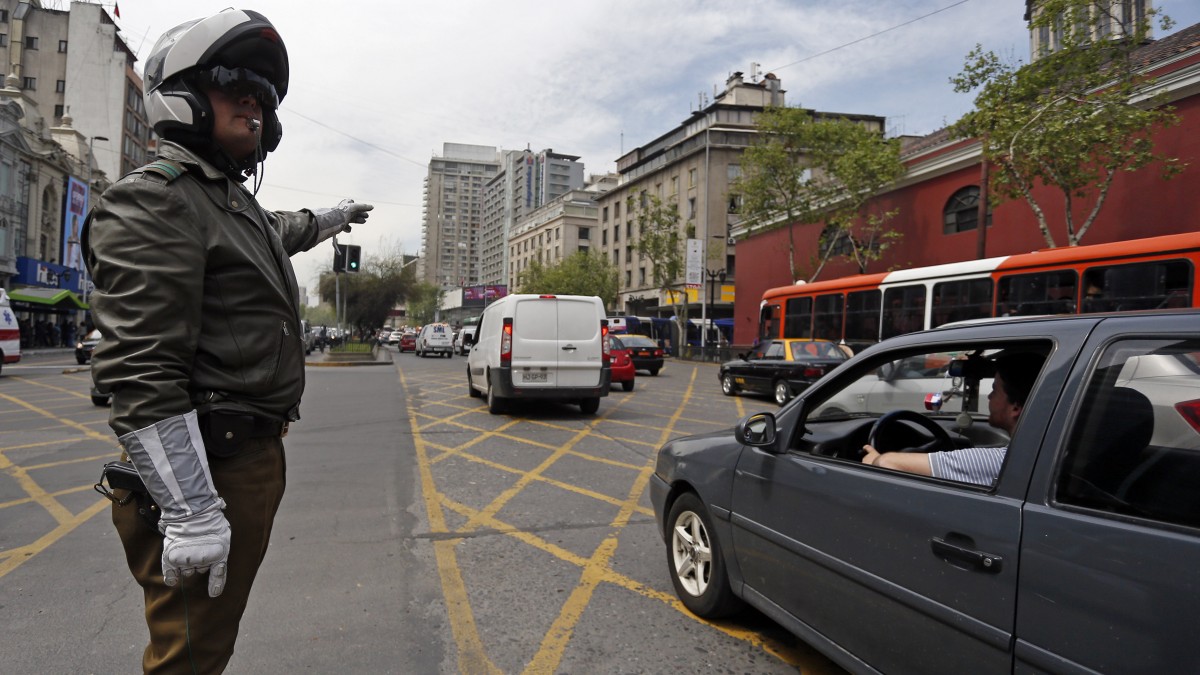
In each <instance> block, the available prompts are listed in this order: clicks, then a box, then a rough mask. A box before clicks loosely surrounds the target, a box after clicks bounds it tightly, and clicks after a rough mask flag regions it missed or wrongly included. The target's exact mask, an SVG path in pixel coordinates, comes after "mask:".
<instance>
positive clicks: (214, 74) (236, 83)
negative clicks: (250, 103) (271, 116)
mask: <svg viewBox="0 0 1200 675" xmlns="http://www.w3.org/2000/svg"><path fill="white" fill-rule="evenodd" d="M199 84H200V86H201V87H202V88H209V87H211V88H214V89H219V90H221V91H223V92H225V93H226V94H228V95H230V96H232V97H234V98H241V97H243V96H253V97H254V98H255V99H257V100H258V105H259V106H260V107H262V108H264V109H267V110H275V109H277V108H279V94H278V93H276V91H275V85H273V84H271V81H270V80H268V79H267V78H265V77H263V76H262V75H259V74H258V73H256V72H254V71H253V70H250V69H249V68H226V67H224V66H215V67H212V68H207V69H205V70H202V71H200V77H199Z"/></svg>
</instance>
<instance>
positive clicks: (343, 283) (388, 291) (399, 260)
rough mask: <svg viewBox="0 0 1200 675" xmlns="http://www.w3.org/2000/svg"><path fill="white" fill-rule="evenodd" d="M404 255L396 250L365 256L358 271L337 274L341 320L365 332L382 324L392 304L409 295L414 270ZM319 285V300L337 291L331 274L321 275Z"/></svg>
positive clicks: (394, 304) (333, 294)
mask: <svg viewBox="0 0 1200 675" xmlns="http://www.w3.org/2000/svg"><path fill="white" fill-rule="evenodd" d="M405 257H406V256H405V255H404V253H403V252H401V251H400V250H399V249H390V250H385V251H384V252H383V253H382V254H380V255H378V256H368V257H367V260H366V263H365V264H364V265H363V267H362V269H361V271H359V272H357V273H355V274H343V275H341V277H342V278H341V280H340V292H341V294H342V296H343V297H344V298H345V307H346V316H345V317H343V321H345V322H346V323H348V324H351V325H353V326H355V327H356V328H357V329H358V331H359V332H360V333H363V334H365V333H366V332H367V331H370V330H372V329H374V328H378V327H379V326H382V325H383V324H384V323H385V322H386V321H387V318H388V315H389V314H390V313H391V311H392V308H393V307H395V306H396V303H398V302H401V301H403V300H405V299H406V298H409V297H411V294H412V289H413V287H414V285H415V284H416V279H415V270H413V269H412V266H411V265H408V266H406V265H405V262H406V261H405ZM410 260H411V258H410ZM319 287H320V290H321V297H322V299H324V300H326V301H328V302H330V303H332V302H333V300H334V299H335V296H336V295H337V291H338V290H339V282H338V280H337V279H336V278H335V276H334V275H333V274H332V273H325V274H322V275H321V280H320V285H319Z"/></svg>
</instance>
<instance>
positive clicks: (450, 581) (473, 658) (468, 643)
mask: <svg viewBox="0 0 1200 675" xmlns="http://www.w3.org/2000/svg"><path fill="white" fill-rule="evenodd" d="M399 372H400V386H401V387H402V388H403V389H404V394H405V398H406V399H407V398H408V380H407V379H406V378H405V377H404V369H403V368H401V369H399ZM407 407H408V419H409V424H410V425H411V426H412V435H413V446H414V449H415V450H416V455H417V467H418V470H419V471H420V474H421V495H422V498H423V500H424V502H425V513H426V516H427V517H428V518H429V529H430V531H431V532H433V533H436V534H444V533H448V532H449V529H448V528H447V527H446V516H445V514H444V513H443V512H442V507H441V504H439V503H438V500H437V495H438V491H437V485H436V484H435V483H434V481H433V472H432V470H431V469H430V464H429V456H428V453H427V452H426V449H425V439H424V437H422V436H421V433H420V431H419V430H418V426H417V420H416V413H415V412H414V410H413V407H412V406H411V405H410V406H407ZM457 543H458V540H444V541H437V542H434V544H433V551H434V556H435V558H436V560H437V568H438V576H439V577H440V578H441V581H442V595H443V596H444V597H445V598H446V613H447V615H448V618H449V620H450V632H451V633H452V634H453V635H454V643H455V644H456V645H457V646H458V670H459V672H460V673H483V672H487V673H499V672H501V671H500V669H499V668H497V667H496V665H495V664H493V663H492V662H491V660H490V659H488V656H487V653H486V651H485V650H484V647H483V641H482V640H481V639H480V638H479V629H478V628H476V627H475V616H474V614H473V613H472V612H471V602H470V598H469V597H467V588H466V584H464V583H463V579H462V571H461V570H460V569H459V566H458V556H457V555H456V554H455V553H454V547H455V546H456V545H457Z"/></svg>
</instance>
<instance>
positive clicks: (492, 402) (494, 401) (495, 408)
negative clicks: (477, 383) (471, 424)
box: [487, 379, 505, 415]
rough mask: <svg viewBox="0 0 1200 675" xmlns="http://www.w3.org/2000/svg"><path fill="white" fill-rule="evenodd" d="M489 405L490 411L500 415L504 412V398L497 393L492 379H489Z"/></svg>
mask: <svg viewBox="0 0 1200 675" xmlns="http://www.w3.org/2000/svg"><path fill="white" fill-rule="evenodd" d="M487 406H488V412H489V413H491V414H493V415H500V414H502V413H503V412H504V407H505V406H504V399H502V398H500V397H499V396H497V395H496V388H495V387H493V386H492V383H491V379H489V380H488V388H487Z"/></svg>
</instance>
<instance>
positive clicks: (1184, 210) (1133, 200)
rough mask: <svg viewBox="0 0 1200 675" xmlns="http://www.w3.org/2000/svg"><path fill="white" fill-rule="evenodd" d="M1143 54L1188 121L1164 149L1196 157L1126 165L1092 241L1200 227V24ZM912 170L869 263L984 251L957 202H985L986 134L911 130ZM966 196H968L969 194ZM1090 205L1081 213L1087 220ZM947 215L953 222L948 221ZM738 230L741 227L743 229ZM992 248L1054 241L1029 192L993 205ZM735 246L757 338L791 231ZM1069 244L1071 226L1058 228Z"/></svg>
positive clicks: (784, 275)
mask: <svg viewBox="0 0 1200 675" xmlns="http://www.w3.org/2000/svg"><path fill="white" fill-rule="evenodd" d="M1138 58H1139V60H1140V61H1142V62H1143V63H1145V64H1146V68H1147V69H1148V70H1149V72H1150V73H1151V74H1152V75H1153V76H1154V77H1156V78H1157V79H1158V84H1159V86H1160V87H1161V88H1164V89H1166V91H1167V92H1168V102H1169V105H1171V106H1174V108H1175V114H1176V115H1177V116H1178V117H1179V124H1178V125H1175V126H1173V127H1170V128H1167V129H1163V130H1161V131H1160V132H1159V133H1158V134H1157V135H1156V136H1155V143H1156V152H1159V153H1161V154H1166V155H1168V156H1172V157H1177V158H1178V159H1179V160H1180V162H1182V163H1184V164H1186V165H1187V167H1186V168H1185V169H1184V171H1183V172H1182V173H1181V174H1179V175H1177V176H1175V177H1174V178H1173V179H1172V180H1169V181H1165V180H1163V179H1162V176H1161V169H1162V167H1161V166H1160V165H1156V164H1151V165H1149V166H1147V167H1146V168H1144V169H1142V170H1140V171H1138V172H1136V173H1128V172H1121V173H1120V174H1118V175H1117V177H1116V178H1115V180H1114V181H1113V185H1112V189H1111V191H1110V193H1109V195H1108V198H1107V200H1106V201H1105V203H1104V206H1103V208H1102V209H1101V212H1100V215H1099V217H1098V218H1097V219H1096V221H1095V223H1094V224H1093V225H1092V227H1091V229H1090V230H1088V232H1087V233H1086V235H1085V236H1084V238H1083V240H1082V242H1081V243H1082V244H1100V243H1106V242H1112V241H1121V240H1126V239H1137V238H1141V237H1151V236H1157V235H1162V234H1176V233H1181V232H1190V231H1195V230H1197V229H1198V227H1200V24H1196V25H1193V26H1190V27H1188V28H1184V29H1182V30H1179V31H1177V32H1175V33H1174V34H1172V35H1170V36H1167V37H1165V38H1162V39H1160V40H1157V41H1155V42H1153V43H1151V44H1148V45H1147V46H1145V47H1143V48H1142V49H1141V50H1139V52H1138ZM902 158H903V160H904V162H905V163H906V164H907V166H908V174H907V175H906V177H905V178H904V179H902V181H901V182H900V183H898V184H897V186H896V187H895V189H893V190H891V191H889V192H887V193H886V194H883V195H881V196H880V197H879V198H878V205H879V206H881V207H883V209H893V208H896V209H899V214H898V216H897V217H896V218H895V219H893V220H892V222H891V226H892V228H893V229H895V230H896V231H898V232H900V233H901V234H902V235H903V236H902V238H901V239H900V240H899V241H898V242H897V243H896V244H895V245H894V246H893V247H892V248H891V249H890V250H889V251H888V252H887V254H886V256H885V257H884V259H883V260H880V261H877V262H875V263H872V265H871V267H870V268H869V269H868V270H867V271H868V272H869V273H874V272H886V271H889V270H893V269H905V268H910V267H919V266H925V265H935V264H940V263H948V262H956V261H962V260H970V259H975V258H977V257H980V256H978V253H977V251H978V243H979V236H980V232H979V228H978V227H972V228H971V229H964V230H962V231H953V230H955V229H957V228H955V227H954V226H953V223H954V221H955V213H956V209H961V211H960V215H959V217H960V218H963V219H964V221H963V222H966V220H969V219H970V218H972V217H973V216H971V215H970V210H971V209H973V208H974V207H971V206H969V205H970V204H971V203H972V200H971V197H972V195H974V199H975V203H977V199H978V193H979V186H980V179H981V164H980V154H979V143H978V142H976V141H973V140H955V139H952V138H951V137H950V135H949V134H948V133H947V132H946V131H945V130H942V131H939V132H935V133H933V134H930V135H929V136H926V137H923V138H916V139H909V140H907V142H906V143H905V145H904V149H903V150H902ZM1056 193H1057V191H1056V190H1050V189H1047V188H1044V187H1039V188H1038V189H1036V190H1035V197H1036V198H1037V201H1038V203H1039V204H1041V205H1042V207H1043V208H1044V209H1045V211H1046V217H1047V222H1048V223H1050V224H1051V226H1052V227H1053V225H1054V224H1055V223H1059V224H1060V227H1061V223H1062V222H1063V205H1062V200H1061V196H1059V197H1058V198H1057V199H1056V198H1055V195H1056ZM960 198H965V199H960ZM1085 215H1086V214H1085V213H1079V214H1076V222H1077V223H1078V222H1081V221H1082V219H1083V217H1084V216H1085ZM947 220H949V222H950V223H951V225H950V226H947V224H946V223H947ZM792 229H793V236H794V237H795V242H796V246H797V260H803V259H805V258H807V257H808V256H810V255H811V252H812V251H813V250H814V249H815V247H816V245H817V239H818V236H819V235H820V233H821V229H822V224H820V223H812V224H795V225H793V226H792ZM734 233H735V234H739V233H738V232H737V231H736V230H735V232H734ZM986 233H987V239H986V248H985V251H984V255H983V256H982V257H992V256H1001V255H1010V254H1014V253H1023V252H1027V251H1033V250H1037V249H1041V248H1045V247H1046V242H1045V239H1043V237H1042V235H1041V232H1040V231H1039V229H1038V225H1037V221H1036V219H1035V217H1034V214H1033V212H1032V211H1031V210H1030V207H1029V205H1028V204H1027V203H1026V202H1025V201H1024V200H1021V201H1007V202H1004V203H1002V204H1000V205H998V206H996V207H995V208H994V209H993V210H992V214H991V224H990V226H989V227H988V228H987V230H986ZM740 234H742V235H744V238H742V237H740V236H739V238H738V243H737V246H736V248H735V255H736V263H737V296H736V300H735V303H734V321H735V325H734V343H735V344H738V345H747V344H750V343H752V342H753V341H754V338H755V331H756V328H757V325H758V313H759V303H760V300H761V298H762V294H763V291H765V290H767V289H769V288H774V287H777V286H786V285H788V284H790V283H792V282H793V281H794V280H792V279H789V278H788V277H789V274H788V260H787V252H788V244H787V241H788V232H787V229H786V228H780V229H776V230H772V231H769V232H744V233H740ZM1053 235H1054V238H1055V241H1056V242H1058V243H1059V244H1060V245H1061V243H1062V242H1064V241H1065V240H1066V233H1065V231H1053ZM857 272H858V270H857V268H856V267H855V266H854V265H852V264H850V263H847V262H844V261H830V264H828V265H827V266H826V267H825V268H824V270H822V272H821V274H820V276H819V277H818V280H827V279H835V278H838V277H843V276H848V275H852V274H856V273H857Z"/></svg>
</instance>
